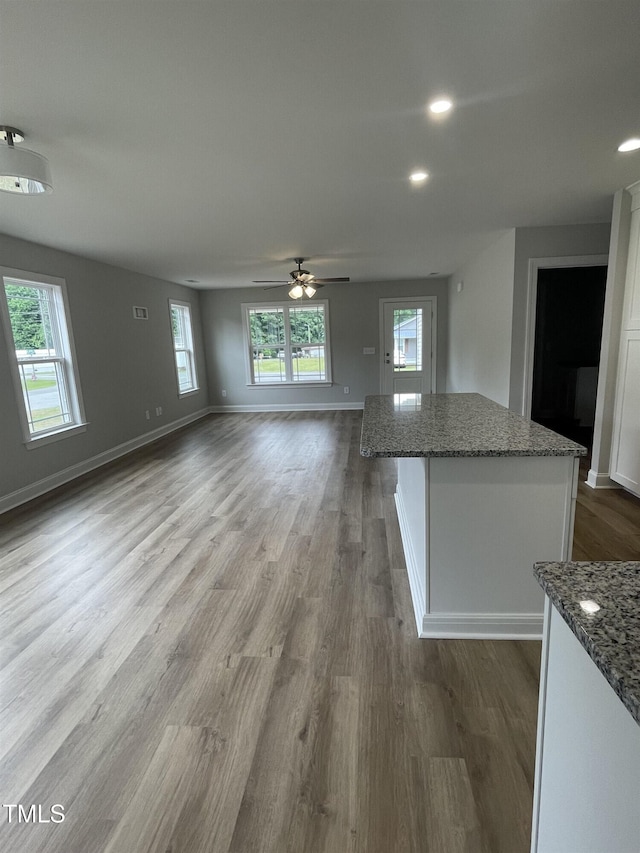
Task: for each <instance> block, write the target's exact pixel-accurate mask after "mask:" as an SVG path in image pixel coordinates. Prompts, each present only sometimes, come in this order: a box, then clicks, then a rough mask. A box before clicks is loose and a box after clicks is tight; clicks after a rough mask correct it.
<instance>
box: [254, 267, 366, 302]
mask: <svg viewBox="0 0 640 853" xmlns="http://www.w3.org/2000/svg"><path fill="white" fill-rule="evenodd" d="M293 260H294V261H295V263H296V264H298V269H297V270H291V272H290V273H289V275H290V276H291V279H292V280H291V281H286V280H285V281H282V280H276V281H274V280H271V279H261V280H258V281H254V282H253V283H254V284H271V285H273V287H265V288H264V290H275V288H276V287H289V288H290V290H289V296H290V297H291V298H292V299H300V298H301V297H303V296H307V297H308V298H309V299H311V297H312V296H313V295H314V293H315V292H316V290H318V288H320V287H322V286H323V285H324V284H329V283H330V282H334V281H349V279H348V278H316V277H315V275H313V273H310V272H309V270H303V269H302V264H303V263H304V258H293Z"/></svg>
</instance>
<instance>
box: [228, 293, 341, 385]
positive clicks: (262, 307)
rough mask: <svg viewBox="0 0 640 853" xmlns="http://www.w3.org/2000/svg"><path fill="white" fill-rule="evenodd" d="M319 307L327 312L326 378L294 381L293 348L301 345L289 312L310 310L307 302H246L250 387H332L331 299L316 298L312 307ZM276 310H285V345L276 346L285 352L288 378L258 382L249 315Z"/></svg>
mask: <svg viewBox="0 0 640 853" xmlns="http://www.w3.org/2000/svg"><path fill="white" fill-rule="evenodd" d="M316 305H322V307H323V311H324V337H325V339H324V344H323V346H324V373H325V378H324V379H294V372H293V359H292V358H291V350H292V347H297V346H299V344H298V343H297V342H296V343H293V344H292V343H291V337H290V335H291V325H290V323H289V311H290V310H291V309H296V308H297V309H300V308H305V307H307V304H306V303H303V304H302V305H301V304H300V303H299V302H296V303H294V304H292V303H291V302H290V301H289V302H243V303H242V334H243V339H244V353H245V367H246V375H247V386H248V387H249V388H314V387H316V388H317V387H326V386H328V385H332V384H333V382H332V379H331V338H330V334H329V300H328V299H313V300H312V301H311V302H310V303H309V305H308V307H309V308H313V307H314V306H316ZM274 308H276V309H279V310H282V311H283V313H284V335H285V339H284V343H282V344H277V345H274V348H275V347H276V346H277V348H278V349H282V350H283V352H284V367H285V376H286V379H285V380H283V381H281V382H256V381H255V377H254V372H253V348H254V346H255V344H253V343H252V341H251V324H250V322H249V312H250V311H251V310H253V311H272V310H273V309H274Z"/></svg>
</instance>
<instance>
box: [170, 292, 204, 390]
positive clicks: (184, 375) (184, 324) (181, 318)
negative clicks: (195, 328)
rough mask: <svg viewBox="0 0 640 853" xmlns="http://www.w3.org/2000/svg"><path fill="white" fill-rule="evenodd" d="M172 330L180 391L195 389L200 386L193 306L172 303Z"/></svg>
mask: <svg viewBox="0 0 640 853" xmlns="http://www.w3.org/2000/svg"><path fill="white" fill-rule="evenodd" d="M170 308H171V331H172V333H173V347H174V350H175V358H176V373H177V375H178V393H179V394H185V393H187V392H188V391H195V390H196V389H197V387H198V385H197V380H196V371H195V359H194V353H193V334H192V330H191V329H192V327H191V308H190V307H189V305H180V304H176V303H170Z"/></svg>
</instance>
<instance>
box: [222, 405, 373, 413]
mask: <svg viewBox="0 0 640 853" xmlns="http://www.w3.org/2000/svg"><path fill="white" fill-rule="evenodd" d="M358 409H364V403H255V404H254V403H249V404H247V405H229V406H210V407H209V411H210V412H212V413H213V414H225V413H226V412H325V411H355V410H358Z"/></svg>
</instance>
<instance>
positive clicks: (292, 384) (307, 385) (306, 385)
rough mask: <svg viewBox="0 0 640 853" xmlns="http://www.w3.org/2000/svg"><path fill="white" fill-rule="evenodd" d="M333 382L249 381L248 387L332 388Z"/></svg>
mask: <svg viewBox="0 0 640 853" xmlns="http://www.w3.org/2000/svg"><path fill="white" fill-rule="evenodd" d="M332 385H333V382H314V381H311V382H247V388H257V389H258V390H260V388H330V387H331V386H332Z"/></svg>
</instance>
